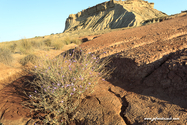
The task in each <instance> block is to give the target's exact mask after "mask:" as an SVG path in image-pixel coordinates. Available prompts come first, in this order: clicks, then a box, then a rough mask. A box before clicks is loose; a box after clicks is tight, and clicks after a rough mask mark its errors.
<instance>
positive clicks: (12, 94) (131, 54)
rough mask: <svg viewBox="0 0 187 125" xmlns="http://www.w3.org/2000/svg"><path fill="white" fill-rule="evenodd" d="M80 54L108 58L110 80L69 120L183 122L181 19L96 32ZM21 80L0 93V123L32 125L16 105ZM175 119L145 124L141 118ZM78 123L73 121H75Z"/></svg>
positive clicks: (184, 21)
mask: <svg viewBox="0 0 187 125" xmlns="http://www.w3.org/2000/svg"><path fill="white" fill-rule="evenodd" d="M80 47H81V48H82V49H83V50H85V52H86V53H88V52H91V53H93V54H100V58H102V59H104V58H105V57H111V59H112V61H113V62H112V63H110V65H108V67H109V68H113V67H116V70H115V71H114V73H113V74H112V77H111V78H110V79H107V80H106V81H102V80H100V81H99V84H98V85H97V86H96V88H95V91H94V93H93V94H91V95H89V97H87V98H85V99H83V101H82V102H81V107H79V108H78V109H77V112H76V113H75V114H74V118H75V119H76V120H77V121H79V124H80V123H82V124H84V125H93V124H98V125H100V124H105V125H110V124H112V125H117V124H118V125H125V124H127V125H143V124H151V125H157V124H160V125H161V124H162V125H164V124H165V125H185V124H187V49H186V48H187V16H182V17H176V18H174V19H171V20H166V21H163V22H160V23H155V24H150V25H145V26H141V27H137V28H133V29H128V30H121V31H113V32H110V33H106V34H102V35H100V36H99V37H97V38H94V39H93V40H90V41H88V42H85V43H83V44H81V45H80ZM28 78H30V79H32V77H31V76H24V77H22V78H19V79H17V80H15V81H14V82H12V83H11V84H10V85H7V86H6V87H4V88H3V89H2V90H1V91H0V120H1V122H2V123H3V125H33V124H34V118H33V116H32V115H31V116H30V115H29V111H28V110H26V109H23V108H22V106H21V105H20V102H22V100H24V99H25V97H24V96H23V95H22V94H21V90H23V89H25V88H24V87H23V85H24V84H23V79H28ZM156 117H157V118H171V119H172V118H178V119H177V120H173V119H172V120H171V119H170V120H161V121H160V120H153V119H152V121H151V120H145V119H144V118H156ZM77 124H78V123H77Z"/></svg>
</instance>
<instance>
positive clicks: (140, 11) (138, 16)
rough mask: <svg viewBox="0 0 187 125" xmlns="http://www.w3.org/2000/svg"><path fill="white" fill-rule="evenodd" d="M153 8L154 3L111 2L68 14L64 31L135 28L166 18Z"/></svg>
mask: <svg viewBox="0 0 187 125" xmlns="http://www.w3.org/2000/svg"><path fill="white" fill-rule="evenodd" d="M153 7H154V3H148V2H147V1H142V0H128V1H115V0H111V1H108V2H104V3H101V4H98V5H96V6H94V7H91V8H88V9H86V10H82V11H81V12H79V13H77V14H70V15H69V17H68V18H67V20H66V25H65V30H64V31H65V32H67V31H75V30H81V29H89V30H103V29H115V28H122V27H132V26H133V27H135V26H140V25H142V24H141V22H142V21H143V20H148V19H151V18H158V17H162V16H166V14H164V13H162V12H160V11H158V10H156V9H154V8H153Z"/></svg>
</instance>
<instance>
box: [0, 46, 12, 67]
mask: <svg viewBox="0 0 187 125" xmlns="http://www.w3.org/2000/svg"><path fill="white" fill-rule="evenodd" d="M13 60H14V58H13V57H12V52H11V51H10V50H9V49H8V48H0V62H1V63H3V64H5V65H10V66H11V63H12V61H13Z"/></svg>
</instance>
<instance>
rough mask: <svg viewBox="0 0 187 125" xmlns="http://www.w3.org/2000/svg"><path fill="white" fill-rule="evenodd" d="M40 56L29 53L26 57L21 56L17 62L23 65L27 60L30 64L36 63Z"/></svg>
mask: <svg viewBox="0 0 187 125" xmlns="http://www.w3.org/2000/svg"><path fill="white" fill-rule="evenodd" d="M39 59H40V58H39V57H38V56H36V55H34V54H29V55H27V56H26V57H24V58H22V59H21V60H20V61H19V62H20V63H21V64H22V65H23V66H24V65H26V64H27V63H28V62H31V63H32V64H37V61H38V60H39Z"/></svg>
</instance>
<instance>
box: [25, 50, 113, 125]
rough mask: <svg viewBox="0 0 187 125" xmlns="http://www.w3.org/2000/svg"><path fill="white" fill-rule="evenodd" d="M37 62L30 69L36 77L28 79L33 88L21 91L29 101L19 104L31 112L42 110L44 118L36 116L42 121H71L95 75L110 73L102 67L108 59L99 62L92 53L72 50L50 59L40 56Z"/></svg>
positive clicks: (96, 76)
mask: <svg viewBox="0 0 187 125" xmlns="http://www.w3.org/2000/svg"><path fill="white" fill-rule="evenodd" d="M80 51H81V52H82V50H81V49H80V50H79V52H80ZM30 57H33V56H31V55H30ZM38 62H39V63H38V65H36V66H35V68H34V69H33V70H31V71H30V73H32V74H34V75H35V77H36V78H35V79H34V81H29V83H30V84H29V85H30V86H31V89H32V90H33V91H31V92H25V94H26V95H27V96H28V98H30V100H28V101H27V102H24V103H23V105H24V106H26V107H27V108H29V109H30V110H31V111H39V112H42V113H45V117H41V116H38V117H40V119H43V121H42V122H43V123H45V124H46V123H50V124H59V123H64V124H66V123H70V121H71V120H74V119H73V117H71V116H72V113H74V111H75V109H76V108H77V107H78V106H79V103H80V102H79V101H80V100H79V99H80V98H81V97H82V96H84V95H85V93H87V94H88V93H90V92H92V91H93V88H94V86H95V85H96V84H97V82H98V79H99V78H101V77H102V78H103V80H104V78H108V77H109V76H110V73H111V72H112V70H106V69H105V65H107V64H108V63H109V62H110V59H107V60H102V61H101V60H100V59H99V58H97V57H96V56H95V55H93V54H92V55H91V54H88V55H86V54H83V53H82V54H81V55H78V57H77V55H76V56H75V52H74V53H73V54H72V55H71V53H66V56H65V55H62V56H60V57H58V58H54V59H53V60H49V59H48V58H47V56H46V57H45V56H44V57H43V58H42V59H41V60H39V61H38ZM33 107H35V108H33ZM40 122H41V121H40Z"/></svg>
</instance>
